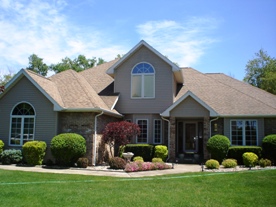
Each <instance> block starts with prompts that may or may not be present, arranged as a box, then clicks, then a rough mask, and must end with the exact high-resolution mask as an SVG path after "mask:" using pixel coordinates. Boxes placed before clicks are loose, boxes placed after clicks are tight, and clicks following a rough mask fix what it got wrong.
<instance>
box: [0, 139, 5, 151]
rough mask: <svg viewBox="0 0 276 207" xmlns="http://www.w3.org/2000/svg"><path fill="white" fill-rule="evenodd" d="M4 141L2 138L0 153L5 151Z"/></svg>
mask: <svg viewBox="0 0 276 207" xmlns="http://www.w3.org/2000/svg"><path fill="white" fill-rule="evenodd" d="M4 146H5V144H4V142H3V141H2V140H1V139H0V154H1V153H2V152H3V151H4Z"/></svg>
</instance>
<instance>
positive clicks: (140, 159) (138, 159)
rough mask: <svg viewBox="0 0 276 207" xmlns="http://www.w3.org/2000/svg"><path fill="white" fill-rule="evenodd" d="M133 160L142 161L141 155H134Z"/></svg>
mask: <svg viewBox="0 0 276 207" xmlns="http://www.w3.org/2000/svg"><path fill="white" fill-rule="evenodd" d="M133 161H134V162H137V161H140V162H144V159H143V157H141V156H136V157H134V158H133Z"/></svg>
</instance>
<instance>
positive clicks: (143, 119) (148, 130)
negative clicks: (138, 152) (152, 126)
mask: <svg viewBox="0 0 276 207" xmlns="http://www.w3.org/2000/svg"><path fill="white" fill-rule="evenodd" d="M138 121H147V141H146V142H138V135H136V143H137V144H147V143H148V140H149V120H148V119H136V124H137V125H138Z"/></svg>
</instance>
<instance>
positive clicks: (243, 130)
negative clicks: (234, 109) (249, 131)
mask: <svg viewBox="0 0 276 207" xmlns="http://www.w3.org/2000/svg"><path fill="white" fill-rule="evenodd" d="M232 121H242V122H243V124H242V146H247V145H246V140H245V135H246V134H245V124H244V123H245V122H246V121H256V145H257V146H258V145H259V143H258V140H259V139H258V134H259V133H258V120H257V119H231V120H230V141H231V145H233V144H232ZM233 146H237V145H233ZM248 146H250V145H248Z"/></svg>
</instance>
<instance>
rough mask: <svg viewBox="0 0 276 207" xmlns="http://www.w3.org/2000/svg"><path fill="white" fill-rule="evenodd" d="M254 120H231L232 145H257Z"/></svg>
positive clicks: (255, 122)
mask: <svg viewBox="0 0 276 207" xmlns="http://www.w3.org/2000/svg"><path fill="white" fill-rule="evenodd" d="M257 140H258V137H257V121H256V120H232V121H231V141H232V145H258V143H257Z"/></svg>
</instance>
